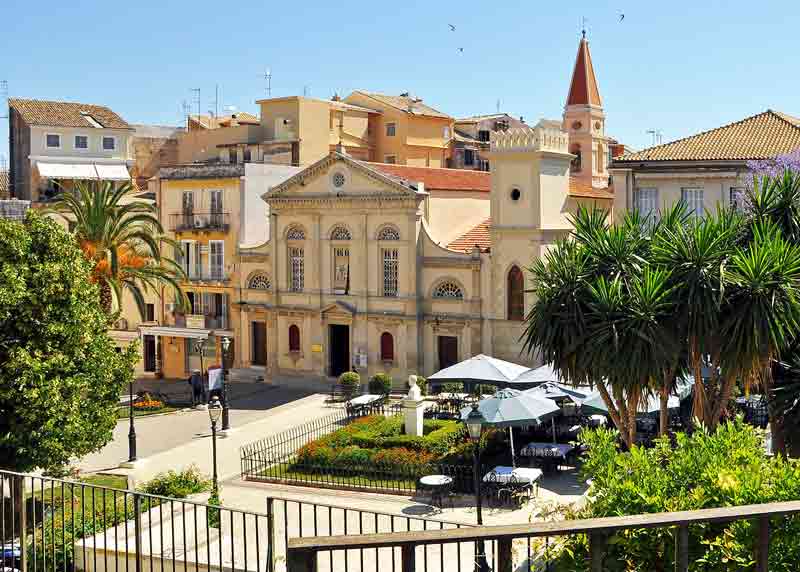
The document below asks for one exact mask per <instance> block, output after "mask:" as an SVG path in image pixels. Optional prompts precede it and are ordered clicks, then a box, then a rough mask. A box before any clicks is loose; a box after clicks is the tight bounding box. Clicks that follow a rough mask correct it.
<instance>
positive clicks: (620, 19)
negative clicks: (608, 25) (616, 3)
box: [619, 14, 625, 22]
mask: <svg viewBox="0 0 800 572" xmlns="http://www.w3.org/2000/svg"><path fill="white" fill-rule="evenodd" d="M624 19H625V14H620V15H619V21H620V22H622V21H623V20H624Z"/></svg>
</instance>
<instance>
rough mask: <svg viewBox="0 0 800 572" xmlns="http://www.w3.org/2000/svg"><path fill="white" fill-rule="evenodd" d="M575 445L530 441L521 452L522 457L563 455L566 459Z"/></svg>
mask: <svg viewBox="0 0 800 572" xmlns="http://www.w3.org/2000/svg"><path fill="white" fill-rule="evenodd" d="M574 448H575V447H574V446H573V445H565V444H563V443H528V444H527V445H525V446H524V447H523V448H522V449H520V451H519V454H520V456H521V457H561V458H562V459H566V457H567V454H568V453H569V452H570V451H572V449H574Z"/></svg>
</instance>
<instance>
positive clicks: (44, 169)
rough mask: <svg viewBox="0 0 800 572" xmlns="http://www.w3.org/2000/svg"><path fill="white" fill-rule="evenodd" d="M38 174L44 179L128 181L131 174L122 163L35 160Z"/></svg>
mask: <svg viewBox="0 0 800 572" xmlns="http://www.w3.org/2000/svg"><path fill="white" fill-rule="evenodd" d="M36 168H37V169H38V170H39V175H40V176H41V177H44V178H45V179H102V180H107V181H129V180H130V178H131V176H130V174H129V173H128V168H127V167H126V166H125V165H123V164H118V165H98V164H96V163H51V162H50V161H37V162H36Z"/></svg>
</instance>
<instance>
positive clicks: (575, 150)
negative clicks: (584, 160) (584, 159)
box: [569, 144, 581, 173]
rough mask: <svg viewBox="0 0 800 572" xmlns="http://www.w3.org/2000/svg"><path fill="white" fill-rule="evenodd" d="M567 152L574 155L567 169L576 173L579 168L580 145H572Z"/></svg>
mask: <svg viewBox="0 0 800 572" xmlns="http://www.w3.org/2000/svg"><path fill="white" fill-rule="evenodd" d="M569 152H570V153H572V154H573V155H575V158H574V159H572V161H571V162H570V164H569V170H570V171H572V172H573V173H578V172H580V170H581V146H580V145H577V144H576V145H573V146H572V147H570V149H569Z"/></svg>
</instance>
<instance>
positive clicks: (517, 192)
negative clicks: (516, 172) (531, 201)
mask: <svg viewBox="0 0 800 572" xmlns="http://www.w3.org/2000/svg"><path fill="white" fill-rule="evenodd" d="M520 196H522V192H520V190H519V189H511V200H512V201H518V200H519V198H520Z"/></svg>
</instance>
